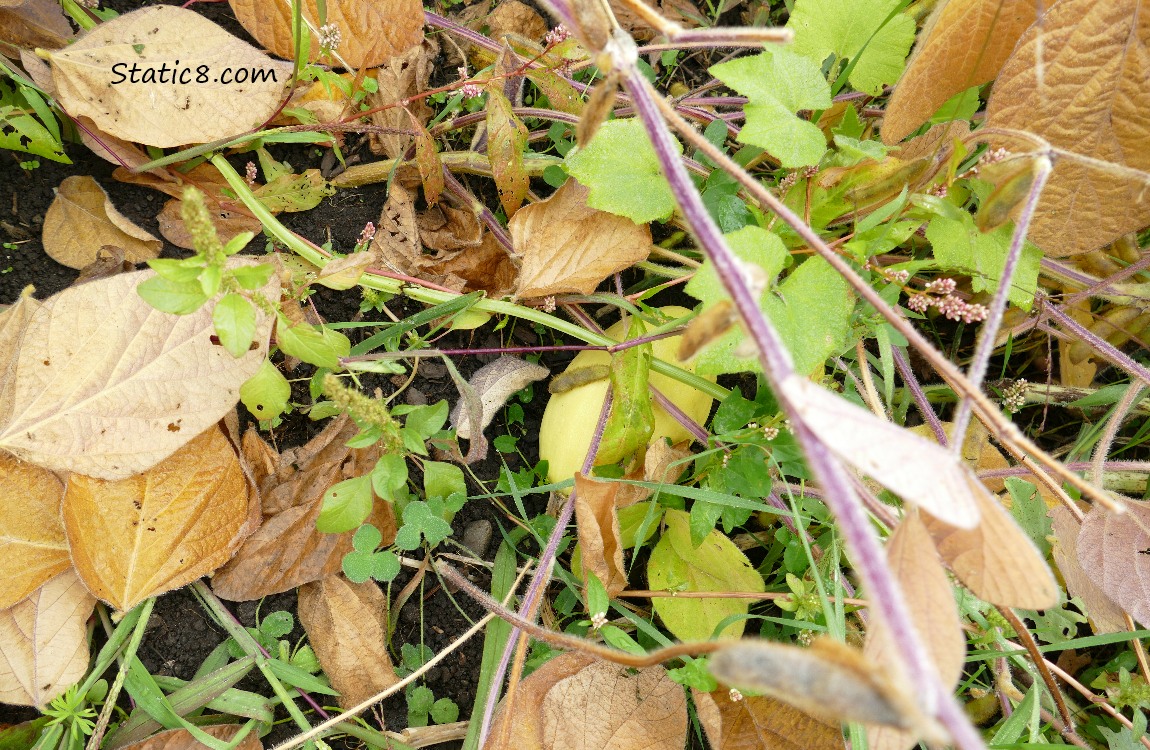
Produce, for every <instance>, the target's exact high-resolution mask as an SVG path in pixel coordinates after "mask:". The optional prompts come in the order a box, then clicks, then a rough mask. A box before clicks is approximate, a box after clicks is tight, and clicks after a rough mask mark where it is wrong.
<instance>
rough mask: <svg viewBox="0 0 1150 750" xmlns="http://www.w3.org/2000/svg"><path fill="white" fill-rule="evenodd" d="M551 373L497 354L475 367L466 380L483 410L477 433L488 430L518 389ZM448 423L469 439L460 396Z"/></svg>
mask: <svg viewBox="0 0 1150 750" xmlns="http://www.w3.org/2000/svg"><path fill="white" fill-rule="evenodd" d="M550 374H551V371H550V370H548V369H547V368H546V367H544V366H543V365H538V364H535V363H534V362H528V361H527V360H524V359H520V358H518V357H510V356H507V357H500V358H499V359H497V360H495V361H494V362H488V363H487V364H485V365H484V366H483V367H480V368H479V369H478V370H476V371H475V374H474V375H472V376H471V380H469V381H468V382H469V383H470V385H471V387H472V388H474V389H475V393H476V395H478V396H479V400H480V405H481V407H482V410H483V414H482V418H481V421H480V424H479V432H483V431H484V430H486V429H487V426H488V425H489V424H491V420H492V419H494V418H495V415H496V414H497V413H498V412H499V410H500V409H502V408H503V406H504V405H505V404H506V403H507V402H508V400H510V398H511V397H512V396H514V395H515V394H516V393H517V392H518V391H521V390H523V389H524V388H526V387H527V386H529V385H531V384H532V383H534V382H536V381H538V380H542V379H543V378H545V377H547V376H548V375H550ZM451 424H453V425H454V426H455V431H456V433H457V434H458V435H459V437H461V438H464V439H465V440H470V439H471V434H472V432H473V428H472V426H471V420H470V418H469V417H468V416H467V409H466V404H465V403H464V401H463V399H460V400H459V401H458V402H457V403H456V404H455V407H454V408H453V409H452V410H451Z"/></svg>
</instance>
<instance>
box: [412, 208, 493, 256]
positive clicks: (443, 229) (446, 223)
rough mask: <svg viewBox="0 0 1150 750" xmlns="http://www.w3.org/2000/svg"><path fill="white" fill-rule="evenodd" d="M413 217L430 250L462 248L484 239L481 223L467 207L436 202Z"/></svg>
mask: <svg viewBox="0 0 1150 750" xmlns="http://www.w3.org/2000/svg"><path fill="white" fill-rule="evenodd" d="M415 221H416V225H417V226H418V227H419V239H420V241H421V242H423V244H424V246H425V247H429V248H431V249H432V250H442V251H447V252H450V251H453V250H463V249H464V248H468V247H478V246H479V243H480V242H482V240H483V225H482V224H481V223H480V222H479V218H478V217H477V216H476V215H475V212H474V211H472V210H470V209H463V208H455V207H454V206H448V205H446V204H444V203H439V204H437V205H435V206H433V207H431V208H429V209H427V210H426V211H421V212H420V213H419V215H418V216H417V217H416V219H415Z"/></svg>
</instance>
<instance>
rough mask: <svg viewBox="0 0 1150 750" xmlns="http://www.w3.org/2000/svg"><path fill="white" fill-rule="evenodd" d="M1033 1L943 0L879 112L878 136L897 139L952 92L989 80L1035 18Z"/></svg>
mask: <svg viewBox="0 0 1150 750" xmlns="http://www.w3.org/2000/svg"><path fill="white" fill-rule="evenodd" d="M1038 6H1039V3H1038V2H1036V0H945V1H944V2H941V3H939V4H938V6H937V7H936V8H935V10H934V12H933V13H932V14H931V16H930V18H929V19H928V20H927V22H926V24H925V25H924V26H923V29H922V31H921V32H920V33H919V35H918V42H917V43H916V44H915V48H914V52H913V53H912V54H911V57H910V59H909V60H908V61H907V64H906V70H905V71H903V74H902V78H901V79H899V82H898V85H897V86H895V89H894V93H893V94H891V97H890V101H889V102H888V103H887V105H886V112H885V114H884V115H883V122H882V139H883V142H884V143H887V144H892V143H897V142H899V141H901V140H902V139H903V138H905V137H906V136H907V135H909V134H910V132H911V131H913V130H914V129H915V128H917V127H918V126H919V125H922V124H923V123H924V122H926V120H927V118H928V117H930V116H931V115H932V114H934V113H935V111H937V110H938V108H939V107H941V106H942V105H943V103H945V102H946V100H947V99H950V98H951V97H952V96H954V95H955V94H958V93H959V92H961V91H965V90H966V89H969V88H971V87H972V86H979V85H981V84H983V83H986V82H987V81H989V80H991V79H993V78H994V77H995V76H996V75H997V74H998V70H999V68H1001V67H1002V64H1003V63H1005V62H1006V59H1007V58H1008V57H1009V56H1010V53H1011V52H1012V51H1013V50H1014V45H1015V43H1017V42H1018V38H1019V37H1021V36H1022V33H1023V32H1024V31H1026V29H1027V28H1028V27H1029V26H1030V24H1032V23H1034V20H1035V18H1037V16H1038Z"/></svg>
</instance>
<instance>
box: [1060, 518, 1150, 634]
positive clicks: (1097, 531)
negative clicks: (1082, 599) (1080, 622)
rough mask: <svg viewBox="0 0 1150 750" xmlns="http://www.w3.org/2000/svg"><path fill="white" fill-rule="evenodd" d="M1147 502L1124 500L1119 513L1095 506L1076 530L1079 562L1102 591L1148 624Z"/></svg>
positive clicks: (1149, 543) (1149, 559) (1149, 521)
mask: <svg viewBox="0 0 1150 750" xmlns="http://www.w3.org/2000/svg"><path fill="white" fill-rule="evenodd" d="M1147 527H1150V503H1145V502H1137V501H1130V500H1127V501H1126V512H1125V513H1123V514H1121V515H1118V514H1116V513H1112V512H1110V511H1108V510H1106V509H1105V508H1102V507H1099V506H1095V507H1094V508H1092V509H1091V510H1090V512H1089V513H1087V514H1086V518H1085V519H1084V520H1083V521H1082V530H1081V531H1080V532H1078V544H1077V547H1078V562H1079V564H1080V565H1081V566H1082V571H1083V572H1084V573H1085V574H1086V576H1087V577H1088V578H1089V579H1090V580H1091V581H1093V582H1094V585H1095V586H1097V587H1098V588H1099V589H1101V591H1102V593H1104V594H1106V596H1108V597H1110V599H1111V600H1113V602H1114V603H1115V604H1117V605H1118V606H1120V607H1121V608H1122V609H1124V610H1126V612H1127V613H1128V614H1129V615H1130V616H1131V617H1133V618H1134V619H1135V620H1137V621H1138V622H1140V623H1142V625H1148V624H1150V596H1148V595H1147V592H1148V591H1150V554H1147V550H1150V534H1147V533H1146V531H1145V530H1144V529H1146V528H1147Z"/></svg>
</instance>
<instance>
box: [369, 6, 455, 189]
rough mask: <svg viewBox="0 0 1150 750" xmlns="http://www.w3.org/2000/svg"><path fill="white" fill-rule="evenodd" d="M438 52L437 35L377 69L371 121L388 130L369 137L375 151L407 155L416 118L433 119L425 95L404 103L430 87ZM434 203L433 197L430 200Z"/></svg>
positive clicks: (421, 120) (389, 155) (390, 155)
mask: <svg viewBox="0 0 1150 750" xmlns="http://www.w3.org/2000/svg"><path fill="white" fill-rule="evenodd" d="M417 13H421V11H417ZM438 54H439V44H438V43H437V42H436V41H435V39H434V38H428V39H424V40H423V43H422V44H420V45H419V46H416V47H413V48H412V49H409V50H407V51H406V52H404V53H403V54H400V55H397V56H395V57H392V58H391V59H389V60H387V61H386V62H384V63H383V64H381V65H380V66H379V68H377V69H376V71H375V80H376V83H377V84H378V90H377V91H376V92H375V93H374V94H368V96H367V99H366V100H365V103H366V104H367V106H368V107H370V108H371V109H372V110H378V111H373V112H372V115H371V124H372V125H375V126H377V127H380V128H384V129H385V130H384V132H381V133H372V134H371V135H370V136H369V137H370V143H371V150H372V151H373V152H374V153H377V154H380V155H382V156H386V157H387V158H389V159H402V158H404V157H405V154H406V152H407V149H408V147H409V146H410V145H411V142H412V139H411V136H410V135H408V131H410V130H411V120H412V118H414V119H415V120H416V121H417V122H419V123H420V124H421V125H422V124H426V123H427V121H428V120H429V119H430V118H431V115H432V111H431V107H429V106H427V102H425V101H424V100H423V99H422V98H416V99H415V100H414V101H412V102H410V103H408V104H406V105H402V104H400V102H401V101H404V100H406V99H409V98H412V97H414V96H415V95H416V94H418V93H419V92H421V91H426V90H427V88H428V82H429V81H430V80H431V72H432V70H433V69H434V67H435V66H434V65H433V62H434V60H435V58H436V56H437V55H438ZM404 108H406V109H407V111H406V112H404ZM400 179H401V180H402V177H400ZM405 185H407V183H405ZM407 186H408V187H411V186H410V185H407ZM431 202H432V201H431V200H430V199H429V200H428V203H431Z"/></svg>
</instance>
